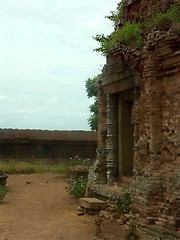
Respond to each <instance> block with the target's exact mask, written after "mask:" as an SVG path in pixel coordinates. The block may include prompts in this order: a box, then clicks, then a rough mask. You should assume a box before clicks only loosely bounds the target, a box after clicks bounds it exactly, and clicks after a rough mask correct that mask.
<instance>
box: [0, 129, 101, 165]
mask: <svg viewBox="0 0 180 240" xmlns="http://www.w3.org/2000/svg"><path fill="white" fill-rule="evenodd" d="M96 148H97V132H92V131H43V130H18V129H0V158H1V159H4V160H6V159H7V158H14V159H19V160H20V159H23V160H25V159H31V158H32V159H38V158H48V159H52V161H54V160H62V159H66V160H67V159H68V158H73V157H75V156H79V157H80V158H91V159H94V158H95V157H96Z"/></svg>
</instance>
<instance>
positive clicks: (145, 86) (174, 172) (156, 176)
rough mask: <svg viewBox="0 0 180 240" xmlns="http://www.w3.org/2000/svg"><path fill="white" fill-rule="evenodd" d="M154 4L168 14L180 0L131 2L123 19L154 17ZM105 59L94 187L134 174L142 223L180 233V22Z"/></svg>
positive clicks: (136, 208)
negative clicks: (139, 46) (138, 46)
mask: <svg viewBox="0 0 180 240" xmlns="http://www.w3.org/2000/svg"><path fill="white" fill-rule="evenodd" d="M147 2H148V3H147ZM154 6H158V9H159V11H160V12H165V11H167V9H169V8H170V7H172V6H176V7H177V8H178V7H179V1H173V0H172V1H168V0H166V1H165V0H161V1H156V0H149V1H144V0H131V1H130V0H127V1H124V8H123V11H124V13H123V18H122V19H121V23H125V22H127V21H128V22H133V21H137V19H138V21H139V22H140V23H143V22H145V21H148V19H149V18H150V16H151V13H152V9H153V8H154ZM106 59H107V60H106V65H105V66H104V69H103V72H102V74H101V75H100V76H99V80H98V94H99V95H98V98H99V130H98V149H97V159H96V162H95V164H94V166H93V168H92V169H91V172H90V174H89V186H91V188H92V189H93V186H95V185H96V184H107V185H114V182H117V181H118V182H119V184H120V185H121V182H123V181H125V180H126V179H131V180H132V181H129V186H130V189H131V191H130V192H131V197H132V202H133V203H132V206H131V209H132V212H133V214H134V216H135V218H136V221H137V223H139V224H140V225H142V226H144V225H145V226H146V228H148V229H150V230H152V231H153V232H154V233H158V234H160V235H162V236H163V235H167V236H169V238H168V239H171V238H170V237H174V238H172V239H180V232H179V231H180V131H179V130H180V28H179V25H178V24H177V23H176V24H170V25H168V24H166V25H165V26H162V25H158V26H157V25H156V26H154V27H152V28H151V29H150V30H148V31H147V32H146V33H144V34H143V46H142V47H141V48H139V49H138V48H136V47H134V46H131V45H126V44H121V43H119V44H118V45H117V46H116V47H114V48H113V49H112V50H111V51H110V52H109V53H108V54H107V56H106ZM93 184H94V185H93Z"/></svg>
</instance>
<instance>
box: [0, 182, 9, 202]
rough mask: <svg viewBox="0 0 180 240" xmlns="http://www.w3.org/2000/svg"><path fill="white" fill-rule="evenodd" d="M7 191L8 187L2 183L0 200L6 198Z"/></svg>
mask: <svg viewBox="0 0 180 240" xmlns="http://www.w3.org/2000/svg"><path fill="white" fill-rule="evenodd" d="M6 193H7V187H6V186H1V185H0V200H2V199H3V198H4V196H5V195H6Z"/></svg>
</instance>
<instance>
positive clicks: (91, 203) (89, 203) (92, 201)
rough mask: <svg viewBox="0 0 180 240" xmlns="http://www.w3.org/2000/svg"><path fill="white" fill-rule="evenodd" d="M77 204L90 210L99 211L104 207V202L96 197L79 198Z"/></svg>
mask: <svg viewBox="0 0 180 240" xmlns="http://www.w3.org/2000/svg"><path fill="white" fill-rule="evenodd" d="M79 205H80V206H81V207H83V208H85V209H90V210H98V211H100V210H104V209H106V202H105V201H102V200H99V199H97V198H80V199H79Z"/></svg>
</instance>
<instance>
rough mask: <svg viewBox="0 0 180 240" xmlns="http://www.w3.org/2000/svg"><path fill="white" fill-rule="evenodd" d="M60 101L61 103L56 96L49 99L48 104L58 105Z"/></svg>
mask: <svg viewBox="0 0 180 240" xmlns="http://www.w3.org/2000/svg"><path fill="white" fill-rule="evenodd" d="M59 101H60V100H59V97H57V96H54V97H52V98H51V99H49V100H48V101H47V104H52V105H55V104H58V103H59Z"/></svg>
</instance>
